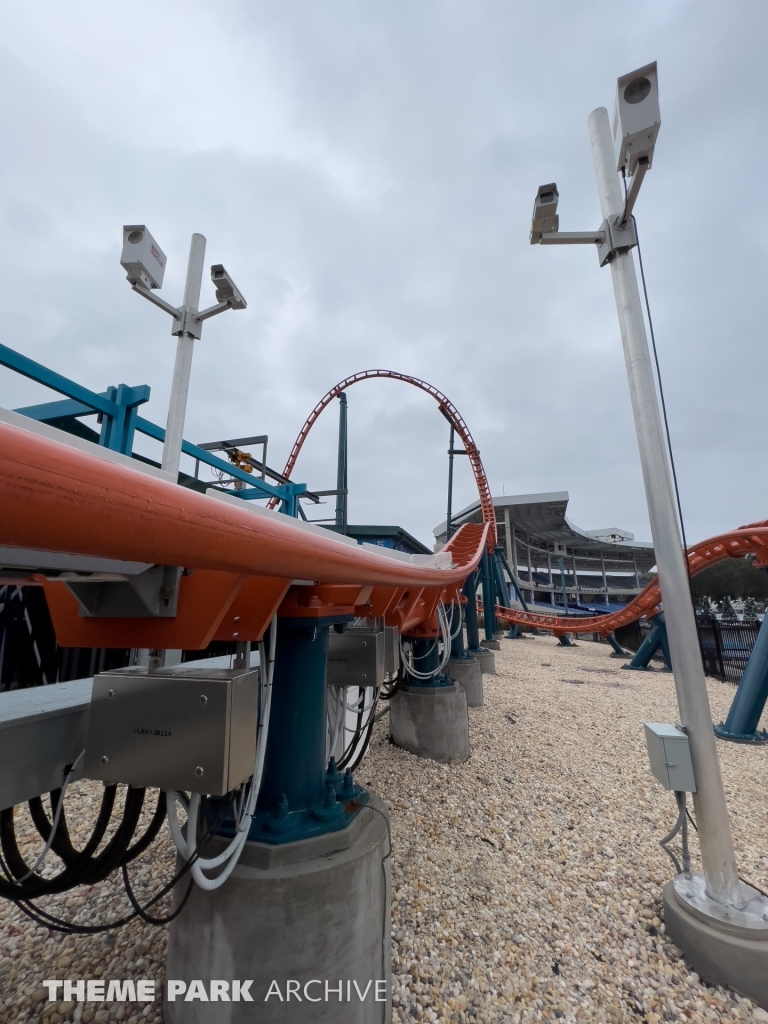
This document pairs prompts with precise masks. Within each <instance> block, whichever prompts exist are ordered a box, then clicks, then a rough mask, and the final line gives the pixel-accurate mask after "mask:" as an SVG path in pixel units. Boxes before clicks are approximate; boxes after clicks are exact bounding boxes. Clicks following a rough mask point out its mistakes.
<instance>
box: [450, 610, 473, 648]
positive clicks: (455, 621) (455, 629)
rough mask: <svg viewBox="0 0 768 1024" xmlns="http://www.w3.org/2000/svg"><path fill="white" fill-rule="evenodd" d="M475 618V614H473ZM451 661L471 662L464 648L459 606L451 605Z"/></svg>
mask: <svg viewBox="0 0 768 1024" xmlns="http://www.w3.org/2000/svg"><path fill="white" fill-rule="evenodd" d="M475 616H477V612H475ZM450 623H451V637H452V640H451V660H452V661H453V660H459V661H471V660H472V655H471V654H470V653H469V651H468V650H467V649H466V647H465V646H464V629H463V628H462V623H461V606H460V605H458V604H452V605H451V616H450Z"/></svg>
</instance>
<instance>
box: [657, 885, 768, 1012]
mask: <svg viewBox="0 0 768 1024" xmlns="http://www.w3.org/2000/svg"><path fill="white" fill-rule="evenodd" d="M742 889H743V891H744V895H745V899H747V901H748V902H747V905H746V908H745V910H744V911H743V912H742V911H739V910H734V909H733V908H730V909H729V908H728V907H725V906H724V905H723V904H715V902H714V900H710V899H709V897H708V896H706V893H705V892H704V877H703V875H701V874H698V873H697V874H693V875H691V876H690V877H688V878H686V876H685V875H678V876H677V878H675V879H674V880H673V881H671V882H668V883H667V884H666V885H665V886H664V925H665V927H666V932H667V935H668V936H669V937H670V939H671V940H672V941H673V942H674V944H675V945H676V946H677V947H678V948H679V949H680V950H681V952H682V954H683V956H684V957H685V959H686V962H687V963H688V964H690V966H691V967H692V968H693V969H694V970H695V971H696V973H697V974H698V975H699V977H700V978H701V979H702V980H703V981H706V982H710V983H716V984H718V985H727V986H728V987H730V988H733V989H735V990H736V991H737V992H740V993H741V994H742V995H745V996H748V997H749V998H750V999H751V1000H753V1001H754V1002H755V1003H759V1004H760V1006H763V1007H765V1008H766V1009H768V898H766V897H764V896H762V895H761V894H760V893H759V892H757V890H755V889H753V888H752V887H751V886H748V885H746V884H745V883H742ZM763 915H766V916H765V917H763Z"/></svg>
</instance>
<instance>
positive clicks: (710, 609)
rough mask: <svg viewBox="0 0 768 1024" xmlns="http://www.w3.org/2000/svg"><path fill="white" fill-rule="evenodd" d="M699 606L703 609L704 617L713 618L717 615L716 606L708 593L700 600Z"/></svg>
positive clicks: (702, 615) (702, 614)
mask: <svg viewBox="0 0 768 1024" xmlns="http://www.w3.org/2000/svg"><path fill="white" fill-rule="evenodd" d="M699 608H700V609H701V617H702V618H703V619H713V618H714V617H715V608H714V605H713V604H712V599H711V598H710V597H708V596H707V595H706V594H705V595H704V596H703V597H702V598H701V599H700V600H699Z"/></svg>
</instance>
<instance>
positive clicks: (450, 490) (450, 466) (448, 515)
mask: <svg viewBox="0 0 768 1024" xmlns="http://www.w3.org/2000/svg"><path fill="white" fill-rule="evenodd" d="M441 408H442V407H441ZM455 435H456V431H455V429H454V426H453V424H452V423H451V436H450V438H449V441H448V511H447V512H446V514H445V542H446V544H447V543H448V541H449V540H450V539H451V534H452V533H453V530H452V526H453V523H452V519H453V440H454V437H455Z"/></svg>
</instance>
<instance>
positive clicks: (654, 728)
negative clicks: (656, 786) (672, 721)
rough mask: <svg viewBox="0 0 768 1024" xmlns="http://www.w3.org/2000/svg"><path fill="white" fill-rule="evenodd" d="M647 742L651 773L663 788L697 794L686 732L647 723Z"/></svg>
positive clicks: (671, 726) (656, 723)
mask: <svg viewBox="0 0 768 1024" xmlns="http://www.w3.org/2000/svg"><path fill="white" fill-rule="evenodd" d="M645 742H646V745H647V747H648V760H649V761H650V762H651V771H652V772H653V774H654V775H655V777H656V778H657V779H658V780H659V782H660V783H661V784H662V786H663V787H664V789H669V790H672V791H673V792H675V793H695V792H696V780H695V779H694V777H693V765H692V764H691V750H690V747H689V746H688V737H687V736H686V735H685V733H684V732H681V731H680V729H678V728H677V726H675V725H665V724H663V723H660V722H646V723H645Z"/></svg>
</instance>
